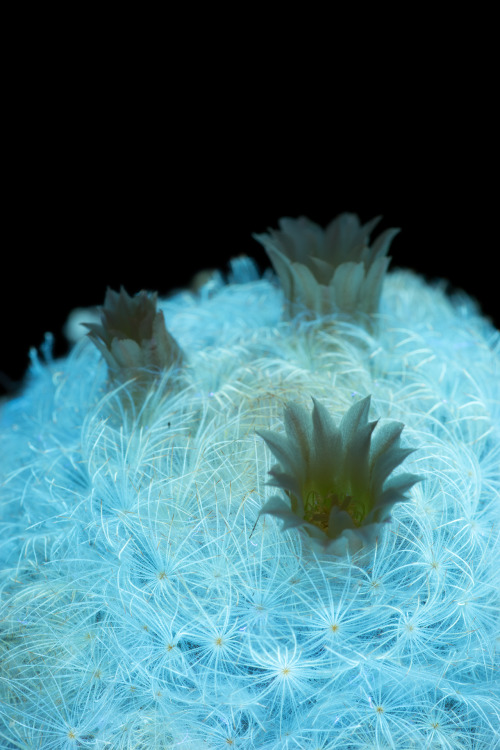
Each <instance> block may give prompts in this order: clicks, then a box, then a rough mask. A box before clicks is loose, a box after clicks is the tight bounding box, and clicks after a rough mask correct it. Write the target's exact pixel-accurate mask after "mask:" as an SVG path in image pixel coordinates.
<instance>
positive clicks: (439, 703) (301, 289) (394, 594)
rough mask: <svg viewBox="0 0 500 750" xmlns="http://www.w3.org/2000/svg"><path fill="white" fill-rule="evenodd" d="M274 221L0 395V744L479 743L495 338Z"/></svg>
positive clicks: (121, 310)
mask: <svg viewBox="0 0 500 750" xmlns="http://www.w3.org/2000/svg"><path fill="white" fill-rule="evenodd" d="M282 226H283V228H284V229H283V231H285V234H286V232H288V235H289V239H287V238H286V237H281V239H279V240H277V239H276V238H275V239H274V240H273V243H274V244H273V248H275V249H274V250H273V251H272V253H271V255H272V254H273V253H274V260H275V266H276V270H277V272H278V274H279V276H280V278H281V279H282V284H283V286H282V288H280V287H279V285H278V284H277V283H276V278H274V277H273V276H271V275H269V274H265V275H264V276H263V277H260V276H259V274H258V272H257V269H256V267H255V265H254V264H253V263H252V261H251V260H250V259H248V258H239V259H237V260H234V261H233V263H232V269H231V275H230V277H229V281H228V282H227V283H226V282H225V281H224V280H223V277H222V275H221V274H217V273H214V274H210V275H209V276H207V277H205V278H204V279H203V278H202V277H199V280H198V281H197V283H196V285H195V287H194V288H193V289H192V290H190V291H187V290H186V291H184V292H179V293H176V294H174V295H172V296H170V297H168V298H167V299H156V296H155V295H153V296H150V297H149V296H147V295H146V294H145V293H144V294H141V295H139V296H138V297H134V298H130V297H128V295H126V294H125V293H124V292H121V293H120V294H118V293H115V292H110V293H108V295H107V297H106V300H105V304H104V309H103V310H102V311H101V323H100V324H99V323H97V324H95V325H93V326H90V329H91V335H90V337H89V336H85V337H83V338H82V339H80V340H79V341H78V342H77V343H76V344H75V346H74V348H73V349H72V351H71V352H70V354H69V355H68V356H67V357H64V358H62V359H58V360H55V359H53V357H52V355H51V352H50V341H47V344H46V346H45V347H44V348H43V350H42V352H40V353H38V352H32V358H31V359H32V361H31V367H30V371H29V373H28V377H27V379H26V382H25V386H24V389H23V391H22V392H21V393H20V394H19V395H17V396H16V397H15V398H13V399H11V400H10V401H7V402H4V403H3V404H1V411H0V746H1V747H2V750H4V749H5V750H20V749H21V748H22V749H23V750H27V749H28V748H30V749H31V748H40V749H42V748H43V750H63V749H64V750H98V749H99V750H173V749H174V748H175V750H201V748H203V750H221V748H224V750H227V748H238V750H287V749H288V750H295V749H296V748H300V750H361V748H365V749H366V748H377V750H382V749H384V750H385V749H386V748H391V750H424V749H425V750H438V749H439V750H494V749H495V748H500V736H499V731H498V727H499V726H500V683H499V678H498V664H499V648H498V645H499V637H500V615H499V613H500V593H499V592H500V577H499V576H500V573H499V571H500V502H499V498H500V333H499V332H498V331H496V330H495V329H494V328H493V327H492V326H491V324H490V323H489V322H488V321H487V320H485V319H484V318H483V317H482V316H481V314H480V312H479V310H478V308H477V306H476V304H475V303H474V302H473V301H472V300H470V299H469V298H468V297H466V296H465V295H462V296H461V297H460V298H459V299H457V298H453V297H447V296H446V295H445V294H444V292H443V290H442V288H440V287H437V286H433V285H429V284H428V283H426V282H425V281H424V280H423V279H421V278H420V277H418V276H417V275H416V274H413V273H411V272H403V271H397V270H395V271H391V272H389V273H387V274H386V275H385V281H384V284H383V289H382V293H381V294H380V289H381V287H380V283H379V282H380V278H381V273H382V271H383V273H384V274H385V268H386V264H387V258H386V257H385V252H386V247H387V244H388V242H389V240H390V234H389V235H388V234H385V236H384V235H381V237H379V239H378V240H376V241H375V243H374V244H373V245H372V246H371V248H369V246H368V235H369V233H370V231H371V230H372V229H373V227H374V222H369V223H368V225H364V226H360V225H359V222H358V221H357V219H356V220H354V219H353V218H352V217H351V218H349V217H347V218H346V217H345V215H344V216H342V217H339V218H338V219H337V220H335V221H334V222H333V224H332V225H330V227H329V228H327V230H326V232H325V233H324V234H323V230H321V231H320V230H319V229H316V228H314V225H311V224H310V223H308V222H305V220H298V223H296V224H294V223H293V221H292V224H291V225H290V224H289V223H288V224H287V223H286V221H285V222H282ZM290 227H291V228H290ZM294 227H295V228H294ZM295 230H297V233H296V234H294V232H295ZM290 233H291V234H290ZM288 235H287V236H288ZM292 235H293V237H295V239H293V241H292ZM266 242H268V241H267V240H266ZM269 242H270V241H269ZM279 243H281V244H282V245H287V247H288V250H289V251H290V252H289V255H288V259H286V260H283V261H282V263H283V264H284V266H283V269H285V267H286V269H287V270H283V269H281V268H280V267H279V263H280V262H281V255H283V257H285V255H284V253H285V249H286V248H285V249H283V252H282V250H281V249H280V247H279ZM297 243H298V244H297ZM311 248H312V249H313V250H314V252H310V249H311ZM327 248H328V253H326V249H327ZM332 248H334V249H335V253H334V254H333V255H331V253H330V250H331V249H332ZM288 250H287V252H288ZM323 251H325V253H326V254H325V253H323ZM279 253H281V255H279ZM325 264H326V265H325ZM360 264H361V265H360ZM326 266H328V268H327V267H326ZM302 267H303V268H309V271H303V270H302ZM333 268H336V270H335V271H333V272H332V269H333ZM311 269H312V270H311ZM373 269H375V270H373ZM282 270H283V273H282V272H281V271H282ZM331 273H333V275H331ZM287 274H288V275H287ZM314 274H317V276H315V275H314ZM311 279H312V280H311ZM284 302H285V315H284V316H283V314H282V313H283V307H284ZM296 303H297V312H299V313H300V314H299V315H296V310H295V306H296ZM299 303H300V304H299ZM358 304H360V305H361V308H362V311H361V312H360V313H359V314H358V308H357V305H358ZM304 308H305V309H306V311H307V310H308V314H306V315H304V314H303V312H304ZM350 310H351V312H350ZM375 311H376V319H377V323H378V324H377V326H371V325H366V323H367V322H369V319H371V317H373V316H374V315H375ZM309 313H310V314H309ZM367 316H368V317H367ZM327 320H328V321H330V322H331V321H333V325H329V324H326V321H327ZM164 321H165V322H166V328H165V324H164ZM167 329H168V333H166V331H167ZM368 394H369V395H368ZM311 404H312V408H311ZM370 414H371V415H372V419H370ZM403 425H404V429H403ZM273 456H274V458H273ZM403 462H404V466H403ZM269 474H270V476H271V484H270V486H269V484H268V483H267V480H268V478H269ZM417 476H418V478H419V479H420V481H416V479H417ZM283 526H284V527H285V528H284V530H283Z"/></svg>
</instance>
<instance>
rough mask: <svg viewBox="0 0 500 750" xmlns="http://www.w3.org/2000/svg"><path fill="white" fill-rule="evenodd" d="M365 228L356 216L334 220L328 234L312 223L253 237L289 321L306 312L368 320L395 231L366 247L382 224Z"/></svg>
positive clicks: (296, 222) (288, 224) (288, 223)
mask: <svg viewBox="0 0 500 750" xmlns="http://www.w3.org/2000/svg"><path fill="white" fill-rule="evenodd" d="M381 218H382V217H381V216H377V217H376V218H374V219H372V220H371V221H369V222H367V223H366V224H364V225H361V224H360V221H359V218H358V217H357V216H356V214H351V213H343V214H340V216H337V217H336V218H335V219H334V220H333V221H332V222H330V224H328V226H327V227H326V229H322V227H320V226H319V225H318V224H316V223H315V222H313V221H310V219H306V218H305V217H304V216H301V217H300V218H299V219H290V218H285V219H280V221H279V225H280V231H276V230H274V229H269V234H254V235H253V236H254V238H255V239H256V240H258V241H259V242H260V243H261V244H262V245H263V246H264V248H265V250H266V252H267V254H268V255H269V258H270V260H271V262H272V264H273V266H274V269H275V271H276V273H277V274H278V276H279V279H280V281H281V284H282V286H283V291H284V295H285V300H286V305H287V307H286V311H287V314H288V316H289V317H293V316H294V315H295V314H296V313H297V312H301V311H309V313H314V314H318V315H325V314H328V313H331V312H338V311H340V312H346V313H349V314H351V315H353V314H356V315H357V314H359V313H368V314H372V313H375V312H377V311H378V307H379V300H380V293H381V290H382V284H383V281H384V277H385V274H386V271H387V268H388V266H389V262H390V259H389V258H388V257H387V252H388V250H389V246H390V244H391V242H392V240H393V239H394V237H395V236H396V234H397V233H398V232H399V229H387V230H386V231H385V232H382V234H380V235H379V236H378V237H377V239H376V240H375V241H374V242H373V244H372V245H371V246H370V245H369V244H368V242H369V238H370V234H371V232H372V231H373V229H374V228H375V226H376V225H377V224H378V222H379V221H380V220H381Z"/></svg>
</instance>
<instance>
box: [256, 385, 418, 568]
mask: <svg viewBox="0 0 500 750" xmlns="http://www.w3.org/2000/svg"><path fill="white" fill-rule="evenodd" d="M313 401H314V408H313V410H312V413H309V412H308V411H307V410H306V409H304V407H302V406H300V405H299V404H293V403H292V404H288V405H287V406H286V408H285V429H286V433H287V435H286V437H285V436H284V435H281V434H279V433H276V432H271V431H269V430H266V431H261V432H259V434H260V435H261V437H263V438H264V440H265V441H266V442H267V444H268V445H269V447H270V449H271V450H272V452H273V453H274V455H275V456H276V457H277V458H278V459H279V462H280V463H279V464H277V465H276V466H275V467H274V468H272V469H271V471H270V472H269V473H270V474H271V476H272V479H271V480H270V481H269V482H268V484H270V485H272V486H275V487H280V488H281V489H283V490H284V491H285V492H286V494H287V495H288V498H289V502H287V501H285V500H283V499H282V498H281V497H278V496H273V497H272V498H270V499H269V500H268V501H267V502H266V504H265V505H264V507H263V508H262V510H261V513H264V514H270V515H273V516H276V517H277V518H280V519H282V520H283V530H285V529H289V528H300V529H302V530H303V531H304V532H306V534H308V535H309V536H310V537H312V538H313V539H314V540H315V542H316V543H317V546H319V547H320V548H322V549H323V550H324V551H326V552H332V553H337V554H343V553H344V552H345V551H346V550H347V551H349V552H350V553H351V554H353V553H355V552H358V551H359V550H360V549H362V548H363V547H366V546H368V545H370V544H373V543H374V542H375V541H376V539H377V536H378V534H379V533H380V525H381V524H382V523H384V522H387V521H388V520H389V519H390V512H391V509H392V507H393V505H394V504H395V503H397V502H402V501H404V500H407V499H408V498H407V497H406V495H405V493H406V492H407V491H408V490H409V489H410V488H411V487H413V485H414V484H415V483H416V482H418V481H419V477H417V476H415V475H414V474H409V473H405V474H398V475H397V476H394V477H392V478H389V476H390V474H391V473H392V471H393V470H394V469H395V468H396V467H397V466H398V465H399V464H400V463H401V462H402V461H404V459H405V458H406V457H407V456H408V455H410V453H412V452H413V449H412V448H403V447H401V445H400V435H401V432H402V430H403V427H404V425H403V424H402V423H401V422H395V421H392V420H391V421H389V422H386V423H385V424H383V425H380V426H379V427H378V428H377V429H376V430H375V428H376V426H377V421H374V422H369V421H368V412H369V409H370V396H367V397H366V398H364V399H362V400H361V401H357V402H356V403H354V404H353V405H352V406H351V407H350V409H349V410H348V411H347V412H346V414H345V415H344V417H343V418H342V420H341V421H340V424H339V425H338V426H337V425H336V424H335V421H334V420H333V419H332V417H331V415H330V414H329V412H328V410H327V409H326V408H325V406H323V405H322V404H321V403H320V402H319V401H317V400H316V399H313ZM374 430H375V432H374Z"/></svg>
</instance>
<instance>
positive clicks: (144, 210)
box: [0, 19, 500, 393]
mask: <svg viewBox="0 0 500 750" xmlns="http://www.w3.org/2000/svg"><path fill="white" fill-rule="evenodd" d="M129 21H133V19H129ZM296 21H297V23H296V25H295V30H294V33H295V36H296V37H297V35H300V33H301V30H300V26H301V24H300V23H299V21H300V19H296ZM141 24H142V25H141V30H140V31H137V32H135V36H134V33H133V31H132V32H131V29H132V27H133V24H132V23H131V24H130V26H129V28H128V31H129V32H130V33H132V36H130V34H129V36H128V37H125V36H123V37H121V36H120V35H119V34H114V36H113V35H110V29H111V28H112V27H111V25H110V24H109V22H108V23H107V26H106V28H107V30H108V34H107V35H106V34H104V36H100V35H99V32H98V31H97V27H92V31H91V33H90V36H89V37H88V38H85V37H84V35H83V36H82V35H81V34H80V35H79V36H78V37H75V36H71V35H69V36H68V37H66V38H65V39H58V40H57V43H55V42H54V38H53V39H52V42H53V44H52V46H51V45H47V44H45V45H44V44H38V46H37V47H36V54H35V53H33V50H32V49H30V54H29V55H28V57H27V61H23V60H24V58H22V57H21V56H20V57H19V59H18V62H17V67H16V68H15V75H13V77H12V82H11V89H10V91H8V92H7V99H8V106H7V107H6V112H7V115H6V118H5V124H6V126H7V130H8V132H9V137H8V138H7V139H6V140H5V145H4V155H3V167H4V169H3V187H4V191H3V192H4V196H5V197H4V201H3V207H4V221H3V225H4V231H3V242H2V268H3V274H2V295H1V300H0V303H1V309H0V314H1V320H2V347H1V357H0V384H1V386H2V387H3V389H4V391H6V392H11V393H12V392H13V391H12V389H13V388H14V389H15V387H16V384H17V383H18V382H19V379H20V378H21V377H22V375H23V372H24V371H25V369H26V366H27V364H28V351H29V349H30V347H32V346H35V347H38V346H40V344H41V342H42V340H43V336H44V333H45V332H46V331H51V332H53V334H54V335H55V342H56V354H63V353H64V351H65V345H64V337H63V334H62V330H61V329H62V325H63V324H64V322H65V320H66V318H67V316H68V314H69V313H70V311H71V310H72V309H73V308H75V307H85V306H90V305H97V304H101V303H102V301H103V298H104V293H105V290H106V287H107V286H110V287H112V288H114V289H118V288H119V286H120V285H122V284H123V285H124V286H125V288H126V289H127V291H128V292H129V293H135V292H137V291H139V290H140V289H143V288H145V289H149V290H157V291H158V292H159V293H160V294H161V295H164V294H166V293H168V292H169V291H172V290H174V289H178V288H182V287H184V286H186V285H187V284H188V283H189V281H190V280H191V278H192V276H193V275H194V273H195V272H196V271H198V270H200V269H204V268H220V269H225V268H226V267H227V261H228V260H229V258H231V257H233V256H235V255H239V254H241V253H245V254H248V255H252V256H253V257H254V258H255V259H256V260H257V262H258V264H259V266H260V268H261V270H263V269H264V268H265V267H266V266H267V265H268V263H267V258H266V255H265V252H264V250H263V249H262V248H261V246H260V245H259V244H258V243H257V242H256V241H255V240H254V239H252V236H251V235H252V233H253V232H258V233H260V232H263V231H265V230H266V229H267V228H268V227H270V226H271V227H276V226H277V221H278V219H279V218H280V217H282V216H292V217H296V216H299V215H306V216H308V217H309V218H311V219H313V220H314V221H316V222H318V223H320V224H322V225H325V224H327V223H328V222H329V221H330V220H331V219H332V218H333V217H334V216H336V215H337V214H338V213H340V212H341V211H353V212H355V213H358V214H359V216H360V217H361V219H362V221H367V220H369V219H370V218H372V217H373V216H376V215H379V214H382V215H383V217H384V220H383V223H382V224H381V225H380V229H384V228H386V227H389V226H397V227H401V229H402V231H401V233H400V234H399V235H398V237H397V238H396V239H395V240H394V242H393V245H392V252H391V254H392V258H393V261H392V266H393V267H394V266H400V267H407V268H412V269H414V270H416V271H418V272H419V273H422V274H424V275H425V276H426V277H428V278H429V279H432V278H439V277H441V278H445V279H447V280H449V281H450V282H451V284H452V285H454V286H455V287H458V288H462V289H464V290H466V291H467V292H469V293H470V294H471V295H472V296H474V297H476V298H477V299H478V300H479V302H480V303H481V306H482V308H483V311H484V313H485V314H486V315H488V316H490V317H491V318H492V319H493V320H494V322H495V324H496V326H497V327H499V326H500V311H499V302H498V292H497V288H498V285H497V279H498V270H497V269H498V266H497V263H498V260H497V258H498V250H497V228H496V212H497V208H496V199H495V195H494V193H493V192H492V191H491V188H490V181H489V177H488V175H490V172H491V171H492V167H491V152H492V142H493V137H492V134H491V132H489V130H488V127H489V126H488V123H489V122H490V121H491V118H490V116H489V114H488V104H487V103H485V102H487V101H489V99H487V98H486V97H484V96H483V91H484V87H483V86H482V84H481V81H480V79H478V78H477V77H474V71H473V72H472V73H471V68H470V65H469V63H468V61H467V60H466V59H461V57H460V55H461V54H462V52H461V47H460V45H458V44H457V47H456V48H455V47H454V46H453V42H448V45H449V47H448V53H449V54H450V55H452V57H454V65H453V66H451V67H450V66H448V65H447V64H444V63H438V60H442V57H439V58H438V56H437V54H436V57H435V58H434V59H433V57H432V55H433V54H435V53H437V52H439V54H440V55H441V53H442V51H443V47H442V41H443V39H442V37H440V36H439V34H438V35H437V36H436V38H432V36H430V35H429V32H426V34H427V36H426V43H427V48H426V50H427V51H426V58H425V60H426V65H422V64H421V63H422V55H421V51H420V50H419V49H417V48H414V49H413V51H412V50H410V51H409V52H408V51H407V50H406V51H405V46H406V41H405V38H404V37H401V38H399V39H397V40H394V39H392V40H388V39H385V58H383V59H382V58H381V57H380V56H378V57H377V55H378V52H377V50H379V48H380V47H379V46H377V44H378V42H377V43H375V41H374V42H373V46H372V48H371V49H369V48H367V49H365V53H364V56H363V58H362V59H363V61H364V63H363V65H362V66H361V68H356V67H354V66H352V65H350V64H347V63H346V59H345V58H342V54H341V53H339V52H338V51H337V52H335V54H334V53H332V52H331V48H330V47H324V48H322V49H321V45H318V47H319V48H320V49H319V50H315V51H314V54H312V52H313V50H314V49H315V45H314V44H311V45H310V47H309V48H308V50H309V56H308V53H306V51H305V50H304V49H302V47H300V45H298V46H297V45H295V46H294V45H293V44H291V42H290V41H286V40H285V41H286V43H285V42H284V41H283V35H282V36H281V37H280V39H281V41H280V44H281V47H280V50H276V49H275V54H276V55H277V56H276V57H275V58H274V61H273V60H270V59H269V57H268V55H269V50H270V49H273V44H274V43H275V42H276V40H275V39H273V36H272V32H271V31H267V32H266V33H264V34H263V33H261V34H260V36H259V35H257V36H256V37H251V35H250V37H248V38H247V37H245V38H244V39H242V38H241V36H238V34H236V35H235V37H234V39H233V41H232V42H231V41H228V40H227V39H224V40H222V39H221V37H220V35H219V37H217V36H216V37H215V39H216V40H218V41H219V42H221V44H220V45H216V44H215V45H214V44H209V43H208V42H205V44H204V45H202V46H200V47H196V49H195V47H194V42H193V40H192V39H191V37H189V34H187V32H186V30H185V29H184V30H183V29H180V30H178V31H179V34H180V36H181V37H182V38H185V39H186V38H188V37H189V40H190V43H189V45H188V46H187V47H186V48H185V55H184V56H182V55H181V56H179V55H177V54H175V53H172V49H171V42H172V38H171V37H168V38H167V39H160V38H159V37H158V36H156V37H155V36H154V34H153V31H152V30H153V27H154V19H152V20H151V21H150V22H147V20H146V21H145V19H141ZM314 24H315V25H314ZM318 24H319V22H318V23H316V22H315V21H314V23H313V25H314V28H315V29H316V30H318V29H319V27H320V26H321V24H319V25H318ZM144 30H146V31H147V34H149V35H152V36H153V37H154V43H151V44H149V42H150V41H151V40H150V39H149V37H146V38H144V35H143V33H142V32H144ZM23 33H24V32H23ZM31 33H32V34H33V30H32V32H31ZM111 36H113V38H112V39H111ZM337 36H338V35H337ZM32 38H33V37H32ZM89 40H90V41H89ZM222 41H223V42H224V43H223V44H222ZM312 41H314V40H313V39H311V38H310V39H309V42H312ZM111 42H112V43H111ZM132 42H133V43H132ZM356 44H357V45H358V46H359V44H361V42H360V41H359V40H357V41H356ZM23 49H24V50H25V51H26V50H27V44H26V43H24V47H23ZM279 51H281V53H282V54H281V56H280V54H278V52H279ZM375 52H377V55H375V57H374V54H373V53H375ZM188 53H189V55H191V57H190V58H189V60H188V57H189V55H188ZM413 53H415V54H413ZM311 55H312V56H311ZM419 55H420V57H419ZM193 56H194V57H193ZM189 61H191V64H190V65H189V64H188V62H189ZM433 63H435V64H433ZM471 112H473V113H474V115H473V116H471ZM490 114H491V113H490ZM490 176H491V175H490ZM416 314H417V312H416Z"/></svg>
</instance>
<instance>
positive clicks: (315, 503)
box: [304, 488, 366, 531]
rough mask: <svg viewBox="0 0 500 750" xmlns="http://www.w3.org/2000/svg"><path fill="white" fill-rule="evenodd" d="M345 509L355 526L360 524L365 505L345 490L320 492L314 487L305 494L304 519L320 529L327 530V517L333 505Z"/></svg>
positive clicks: (363, 515)
mask: <svg viewBox="0 0 500 750" xmlns="http://www.w3.org/2000/svg"><path fill="white" fill-rule="evenodd" d="M334 505H335V506H337V508H339V510H345V511H346V512H347V513H348V514H349V515H350V516H351V518H352V522H353V523H354V525H355V526H356V527H358V526H361V524H362V523H363V519H364V517H365V516H366V506H365V504H364V503H363V502H360V501H359V500H356V499H355V498H354V497H353V496H352V495H351V494H350V493H349V491H347V492H334V491H328V492H321V491H319V490H317V489H315V488H313V489H310V490H309V492H307V494H306V495H305V502H304V520H305V521H307V522H308V523H312V524H313V525H314V526H318V527H319V528H320V529H321V530H322V531H327V530H328V519H329V517H330V511H331V509H332V507H333V506H334Z"/></svg>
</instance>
